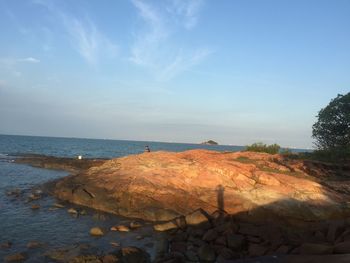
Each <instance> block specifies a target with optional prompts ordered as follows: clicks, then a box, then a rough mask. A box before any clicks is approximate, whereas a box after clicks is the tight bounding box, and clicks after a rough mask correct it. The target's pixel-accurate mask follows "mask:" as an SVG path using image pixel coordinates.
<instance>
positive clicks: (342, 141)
mask: <svg viewBox="0 0 350 263" xmlns="http://www.w3.org/2000/svg"><path fill="white" fill-rule="evenodd" d="M317 118H318V120H317V122H316V123H315V124H314V125H313V126H312V137H313V138H315V139H316V143H315V144H316V146H317V148H318V149H319V150H325V151H337V152H343V153H345V154H349V150H350V92H349V93H348V94H346V95H340V94H339V95H338V96H337V97H336V98H334V99H332V100H331V102H330V103H329V104H328V105H327V106H326V107H325V108H323V109H321V110H320V112H319V113H318V116H317Z"/></svg>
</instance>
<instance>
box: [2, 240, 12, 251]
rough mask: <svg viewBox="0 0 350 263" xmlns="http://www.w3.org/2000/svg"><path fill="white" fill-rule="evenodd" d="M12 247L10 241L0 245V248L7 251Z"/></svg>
mask: <svg viewBox="0 0 350 263" xmlns="http://www.w3.org/2000/svg"><path fill="white" fill-rule="evenodd" d="M11 247H12V242H11V241H5V242H3V243H1V244H0V248H2V249H9V248H11Z"/></svg>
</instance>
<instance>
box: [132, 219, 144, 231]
mask: <svg viewBox="0 0 350 263" xmlns="http://www.w3.org/2000/svg"><path fill="white" fill-rule="evenodd" d="M140 227H142V224H141V223H140V222H138V221H131V222H130V228H131V229H136V228H140Z"/></svg>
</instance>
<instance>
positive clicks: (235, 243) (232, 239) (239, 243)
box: [227, 234, 245, 250]
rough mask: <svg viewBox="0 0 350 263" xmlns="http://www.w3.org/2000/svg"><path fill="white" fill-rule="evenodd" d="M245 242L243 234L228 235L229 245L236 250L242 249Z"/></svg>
mask: <svg viewBox="0 0 350 263" xmlns="http://www.w3.org/2000/svg"><path fill="white" fill-rule="evenodd" d="M244 244H245V238H244V236H242V235H236V234H232V235H228V236H227V246H228V247H230V248H232V249H234V250H240V249H242V247H243V246H244Z"/></svg>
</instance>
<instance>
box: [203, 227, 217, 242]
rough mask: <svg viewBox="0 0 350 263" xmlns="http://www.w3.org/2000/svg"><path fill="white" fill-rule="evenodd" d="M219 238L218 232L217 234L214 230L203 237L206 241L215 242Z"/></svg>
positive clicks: (210, 230)
mask: <svg viewBox="0 0 350 263" xmlns="http://www.w3.org/2000/svg"><path fill="white" fill-rule="evenodd" d="M217 237H218V232H216V231H215V230H214V229H209V230H208V231H207V232H206V233H205V234H204V236H203V240H204V241H208V242H210V241H213V240H215V239H216V238H217Z"/></svg>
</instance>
